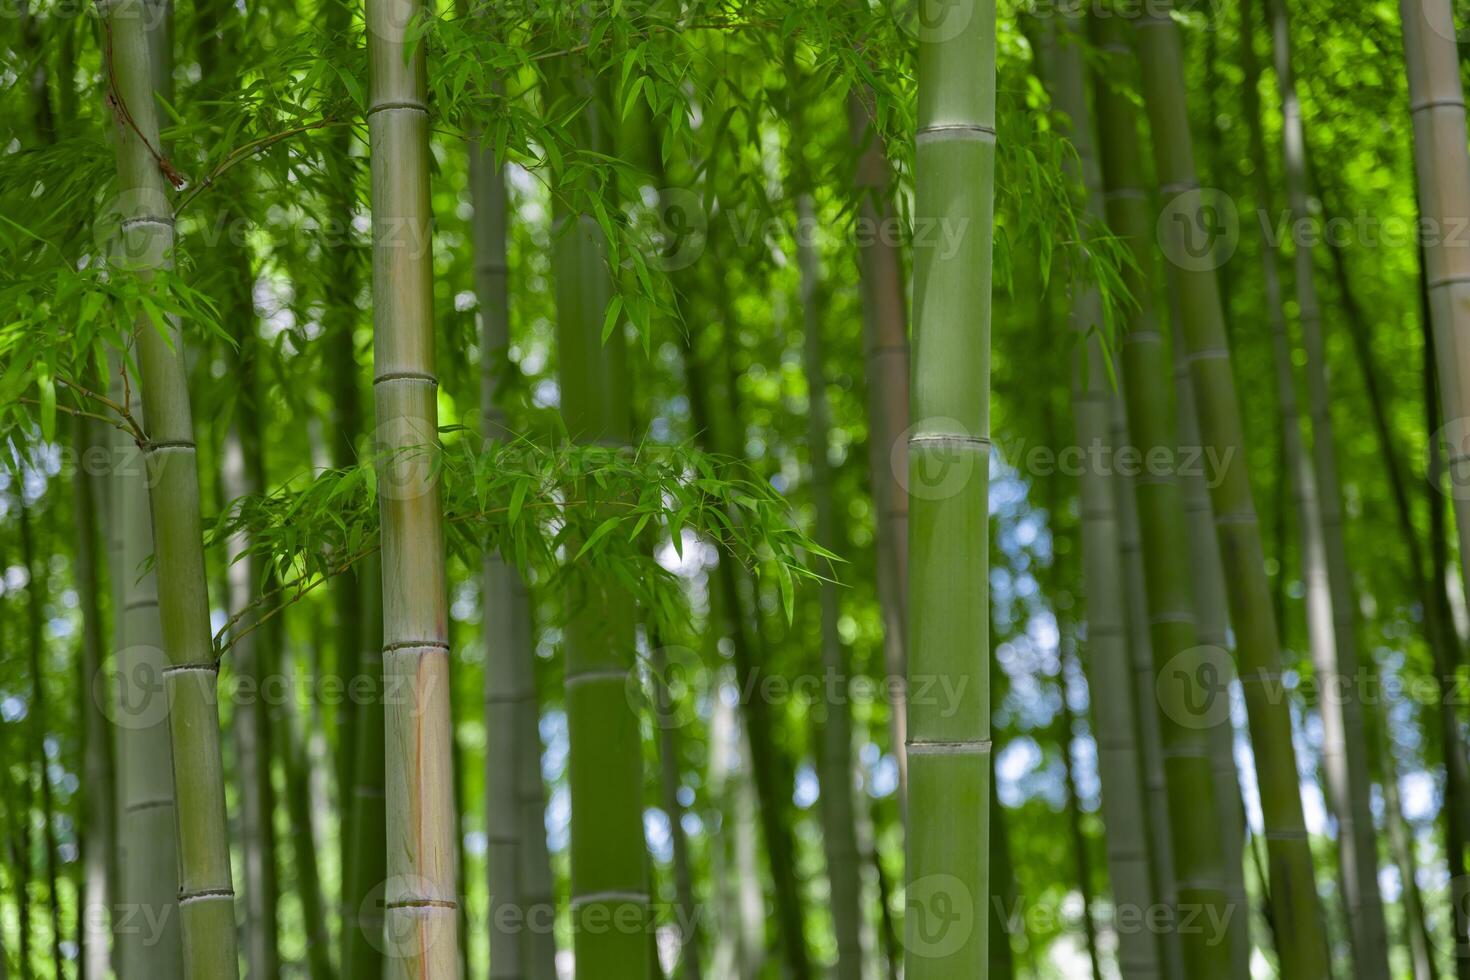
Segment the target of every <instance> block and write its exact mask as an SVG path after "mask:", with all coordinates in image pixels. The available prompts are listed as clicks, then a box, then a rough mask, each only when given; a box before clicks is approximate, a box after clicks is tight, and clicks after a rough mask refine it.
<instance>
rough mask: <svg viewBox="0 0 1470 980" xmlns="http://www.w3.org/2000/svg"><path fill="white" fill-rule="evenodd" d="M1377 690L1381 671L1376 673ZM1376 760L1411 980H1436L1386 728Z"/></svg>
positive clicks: (1415, 864)
mask: <svg viewBox="0 0 1470 980" xmlns="http://www.w3.org/2000/svg"><path fill="white" fill-rule="evenodd" d="M1379 677H1380V689H1384V690H1386V687H1385V686H1384V683H1383V680H1384V672H1383V671H1380V673H1379ZM1377 730H1378V744H1377V746H1376V747H1377V749H1378V753H1377V754H1378V761H1379V764H1380V772H1381V775H1382V780H1383V814H1384V821H1383V822H1384V824H1385V826H1386V827H1387V829H1388V841H1389V848H1390V850H1391V851H1392V853H1393V856H1394V861H1395V863H1396V864H1397V866H1398V872H1399V881H1400V882H1402V884H1403V899H1402V901H1403V940H1404V948H1405V949H1407V950H1408V951H1409V962H1410V964H1411V967H1412V976H1413V977H1414V978H1415V980H1438V978H1439V967H1438V965H1437V964H1436V963H1435V961H1434V947H1433V945H1432V944H1431V942H1430V939H1429V932H1428V929H1427V928H1426V925H1425V923H1426V921H1427V920H1426V918H1425V915H1424V896H1423V893H1422V892H1421V891H1420V889H1419V862H1418V859H1417V858H1416V857H1415V854H1414V844H1415V841H1414V834H1413V830H1412V827H1411V826H1410V825H1409V820H1408V817H1406V816H1405V815H1404V806H1403V799H1402V797H1401V795H1400V792H1399V771H1398V760H1397V758H1396V757H1395V754H1394V745H1393V736H1392V733H1391V732H1390V731H1389V728H1388V726H1387V725H1386V724H1385V725H1379V726H1377Z"/></svg>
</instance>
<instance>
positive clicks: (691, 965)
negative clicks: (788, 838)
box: [649, 635, 719, 980]
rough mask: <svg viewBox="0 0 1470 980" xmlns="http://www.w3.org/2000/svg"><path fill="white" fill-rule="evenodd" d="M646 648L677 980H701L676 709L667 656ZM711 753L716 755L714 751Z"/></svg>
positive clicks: (653, 639)
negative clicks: (669, 856) (669, 859)
mask: <svg viewBox="0 0 1470 980" xmlns="http://www.w3.org/2000/svg"><path fill="white" fill-rule="evenodd" d="M649 645H650V646H651V647H652V650H651V651H650V652H649V668H650V670H651V672H652V674H653V679H654V684H656V685H657V690H656V691H655V709H656V715H655V723H656V725H657V727H658V761H659V790H660V795H661V798H662V805H663V808H664V813H665V814H667V815H668V818H669V839H670V843H671V844H672V850H673V859H674V897H675V900H676V902H677V903H678V907H677V910H676V911H677V912H678V916H679V926H680V932H679V936H678V941H679V962H678V971H677V972H676V974H675V976H677V977H678V978H679V980H701V978H702V976H703V970H702V969H701V967H700V962H699V952H700V933H701V930H700V928H699V911H700V909H699V906H698V905H697V904H696V900H695V897H694V871H693V868H692V867H690V863H689V862H690V858H689V835H688V834H686V833H685V832H684V814H685V813H686V809H685V807H684V804H683V803H682V802H681V801H680V799H679V790H680V789H681V788H682V786H683V778H682V776H681V774H680V765H679V763H680V761H681V757H682V743H681V740H680V738H679V722H678V718H677V711H678V707H677V706H676V705H675V704H674V703H673V702H672V700H671V699H672V696H673V695H672V694H671V692H670V690H669V688H668V686H667V685H666V684H665V683H664V678H665V677H667V676H668V669H669V666H668V654H666V653H665V652H664V648H663V646H662V645H661V643H660V642H659V641H658V639H657V637H656V635H651V639H650V642H649ZM714 751H719V750H718V749H715V750H714Z"/></svg>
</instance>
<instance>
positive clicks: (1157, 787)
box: [1112, 377, 1184, 978]
mask: <svg viewBox="0 0 1470 980" xmlns="http://www.w3.org/2000/svg"><path fill="white" fill-rule="evenodd" d="M1114 382H1115V383H1116V384H1118V385H1119V396H1118V397H1115V398H1113V399H1112V412H1113V419H1112V439H1113V445H1114V446H1132V445H1135V443H1134V441H1133V439H1132V437H1131V435H1130V434H1129V431H1128V419H1127V413H1126V410H1125V408H1124V401H1125V399H1124V398H1123V397H1122V390H1123V389H1122V382H1123V379H1122V378H1120V377H1115V379H1114ZM1113 493H1114V495H1115V497H1116V498H1117V504H1116V507H1117V515H1118V550H1119V552H1120V554H1121V555H1122V569H1123V581H1124V586H1125V588H1124V595H1123V598H1124V610H1123V611H1124V613H1125V616H1124V626H1125V628H1126V630H1127V640H1128V663H1129V668H1130V670H1131V672H1132V676H1131V678H1130V691H1129V693H1130V694H1131V695H1132V697H1133V718H1132V723H1133V726H1134V733H1135V737H1136V739H1137V742H1138V759H1139V765H1140V766H1141V767H1142V779H1143V793H1144V804H1145V810H1144V814H1143V816H1144V818H1145V827H1144V833H1145V840H1146V842H1147V844H1148V865H1149V885H1150V886H1151V888H1152V892H1153V895H1154V896H1155V899H1156V900H1157V901H1158V902H1161V903H1163V904H1164V906H1165V907H1168V908H1173V907H1174V905H1175V904H1176V901H1177V899H1176V898H1175V895H1174V843H1173V831H1172V829H1171V828H1170V826H1169V788H1168V784H1167V781H1166V780H1165V778H1164V746H1163V736H1162V734H1161V733H1160V729H1159V716H1158V712H1157V711H1153V710H1140V706H1149V705H1153V704H1154V703H1155V698H1156V697H1157V695H1156V694H1155V685H1154V655H1153V640H1152V638H1151V637H1150V635H1149V633H1150V627H1149V613H1148V580H1147V577H1146V576H1145V574H1144V571H1143V535H1142V531H1141V530H1140V529H1139V523H1138V492H1137V488H1136V487H1135V486H1134V481H1133V477H1131V476H1128V475H1126V474H1123V473H1118V474H1117V475H1116V476H1115V477H1114V478H1113ZM1157 940H1158V945H1159V973H1160V975H1161V976H1164V977H1169V978H1178V977H1182V976H1183V975H1184V953H1183V950H1182V949H1181V948H1180V945H1179V935H1178V933H1175V932H1172V931H1165V932H1164V933H1163V934H1162V935H1159V936H1158V937H1157Z"/></svg>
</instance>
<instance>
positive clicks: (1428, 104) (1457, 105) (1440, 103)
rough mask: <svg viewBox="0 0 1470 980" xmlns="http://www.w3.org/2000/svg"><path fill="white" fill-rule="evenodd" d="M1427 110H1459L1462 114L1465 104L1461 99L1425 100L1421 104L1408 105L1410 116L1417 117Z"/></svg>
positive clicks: (1412, 103)
mask: <svg viewBox="0 0 1470 980" xmlns="http://www.w3.org/2000/svg"><path fill="white" fill-rule="evenodd" d="M1429 109H1459V110H1460V111H1461V112H1464V111H1465V102H1464V100H1463V99H1425V100H1424V101H1422V102H1411V103H1410V104H1409V114H1410V115H1418V114H1419V113H1421V112H1424V111H1426V110H1429Z"/></svg>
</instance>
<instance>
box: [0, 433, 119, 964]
mask: <svg viewBox="0 0 1470 980" xmlns="http://www.w3.org/2000/svg"><path fill="white" fill-rule="evenodd" d="M95 436H96V429H95V427H93V426H92V425H91V424H90V423H89V422H88V421H87V420H85V419H77V420H76V424H75V426H74V427H73V433H72V438H73V442H72V444H73V446H74V447H75V448H76V451H77V457H76V458H77V459H78V460H79V461H81V462H82V464H83V465H82V466H80V467H78V469H77V471H76V473H75V474H74V477H73V483H72V491H73V495H72V520H73V523H74V525H75V530H76V538H77V556H76V589H77V596H78V605H79V606H80V607H81V611H82V648H81V656H80V658H79V665H80V667H81V682H82V683H81V685H80V691H79V697H80V700H81V710H80V713H81V715H82V717H83V719H84V721H83V725H84V729H83V743H82V744H83V759H82V772H83V776H84V779H85V784H86V791H85V799H84V804H83V805H84V811H83V820H82V835H81V836H82V852H83V862H84V866H83V869H82V875H83V880H84V886H83V889H82V893H81V901H80V915H79V919H80V922H79V926H80V929H81V933H82V935H81V940H82V956H81V961H80V965H79V973H80V975H81V976H82V977H95V978H104V977H106V976H107V975H108V973H109V972H110V971H111V969H112V956H111V944H110V943H109V941H108V933H109V931H110V930H109V927H108V926H107V925H106V924H105V923H107V922H110V921H111V919H112V917H113V916H114V915H115V914H116V913H115V911H114V903H115V902H116V901H117V899H118V895H117V877H116V863H117V850H116V828H117V821H116V813H115V812H114V805H115V803H116V801H117V796H116V790H115V788H114V785H113V778H114V774H115V768H114V765H113V747H112V735H113V730H112V728H111V726H109V725H108V723H107V717H106V715H105V713H104V712H103V710H102V703H101V702H100V701H99V700H98V694H99V692H102V691H104V690H105V687H104V686H103V685H102V684H101V683H100V681H101V680H102V679H103V675H102V644H103V640H102V612H101V608H100V597H99V594H98V584H97V565H98V562H97V540H98V539H97V511H98V506H97V499H96V494H95V492H94V491H95V489H96V488H95V487H94V482H95V478H94V476H93V475H92V474H91V473H90V472H89V471H88V470H89V466H88V465H87V461H88V460H90V459H92V458H93V456H94V455H95V454H94V452H93V447H94V446H95V445H96V443H95V441H94V440H95ZM104 917H105V918H104ZM0 958H3V953H0Z"/></svg>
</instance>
